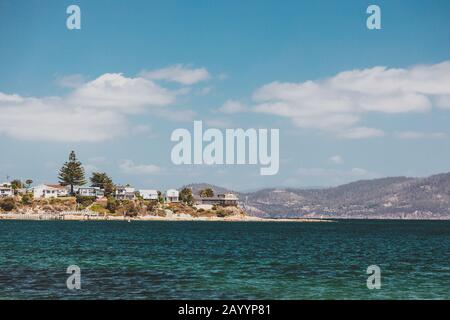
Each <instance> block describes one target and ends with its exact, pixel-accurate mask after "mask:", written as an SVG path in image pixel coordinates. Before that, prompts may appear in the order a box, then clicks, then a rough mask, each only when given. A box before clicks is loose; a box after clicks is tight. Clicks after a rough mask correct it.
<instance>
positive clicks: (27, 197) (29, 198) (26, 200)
mask: <svg viewBox="0 0 450 320" xmlns="http://www.w3.org/2000/svg"><path fill="white" fill-rule="evenodd" d="M20 202H21V203H22V204H23V205H26V206H27V205H31V204H32V203H33V195H32V194H31V193H25V194H24V195H23V196H22V199H20Z"/></svg>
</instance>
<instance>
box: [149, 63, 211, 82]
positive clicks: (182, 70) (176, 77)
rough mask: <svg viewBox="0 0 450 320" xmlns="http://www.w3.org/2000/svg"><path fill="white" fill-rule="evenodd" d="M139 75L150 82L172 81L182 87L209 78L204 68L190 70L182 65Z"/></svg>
mask: <svg viewBox="0 0 450 320" xmlns="http://www.w3.org/2000/svg"><path fill="white" fill-rule="evenodd" d="M141 75H142V77H144V78H146V79H150V80H165V81H173V82H178V83H181V84H184V85H192V84H195V83H197V82H200V81H204V80H208V79H209V78H210V77H211V76H210V74H209V72H208V70H206V69H205V68H197V69H192V68H190V67H188V66H185V65H182V64H176V65H173V66H169V67H167V68H163V69H159V70H154V71H143V72H142V73H141Z"/></svg>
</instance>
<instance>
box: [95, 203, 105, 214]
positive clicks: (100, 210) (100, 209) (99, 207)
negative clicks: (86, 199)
mask: <svg viewBox="0 0 450 320" xmlns="http://www.w3.org/2000/svg"><path fill="white" fill-rule="evenodd" d="M91 210H92V211H94V212H98V213H107V212H108V210H107V209H106V208H104V207H103V206H102V205H100V204H98V203H94V204H93V205H92V206H91Z"/></svg>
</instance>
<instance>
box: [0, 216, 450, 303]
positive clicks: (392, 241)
mask: <svg viewBox="0 0 450 320" xmlns="http://www.w3.org/2000/svg"><path fill="white" fill-rule="evenodd" d="M449 249H450V221H338V222H335V223H284V222H274V223H272V222H270V223H269V222H262V223H256V222H242V223H241V222H236V223H230V222H161V221H154V222H132V223H127V222H122V221H117V222H111V221H108V222H100V221H99V222H94V221H92V222H76V221H0V299H12V298H19V299H53V298H57V299H75V298H80V299H95V298H99V299H381V298H387V299H419V298H424V299H449V298H450V266H449V261H450V250H449ZM73 264H75V265H78V266H79V267H80V268H81V290H75V291H71V290H68V289H67V287H66V279H67V277H68V276H69V275H68V274H66V269H67V267H68V266H69V265H73ZM373 264H376V265H378V266H379V267H380V268H381V289H380V290H368V289H367V286H366V280H367V277H368V275H367V274H366V269H367V267H368V266H369V265H373Z"/></svg>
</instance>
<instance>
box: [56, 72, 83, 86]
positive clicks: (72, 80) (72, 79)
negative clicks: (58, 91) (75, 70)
mask: <svg viewBox="0 0 450 320" xmlns="http://www.w3.org/2000/svg"><path fill="white" fill-rule="evenodd" d="M56 83H57V84H58V85H59V86H61V87H66V88H78V87H80V86H82V85H83V84H84V83H86V78H85V77H84V76H83V75H81V74H71V75H67V76H63V77H59V78H58V79H56Z"/></svg>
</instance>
